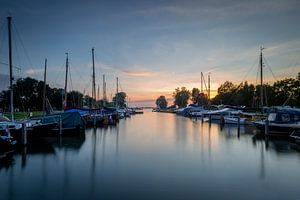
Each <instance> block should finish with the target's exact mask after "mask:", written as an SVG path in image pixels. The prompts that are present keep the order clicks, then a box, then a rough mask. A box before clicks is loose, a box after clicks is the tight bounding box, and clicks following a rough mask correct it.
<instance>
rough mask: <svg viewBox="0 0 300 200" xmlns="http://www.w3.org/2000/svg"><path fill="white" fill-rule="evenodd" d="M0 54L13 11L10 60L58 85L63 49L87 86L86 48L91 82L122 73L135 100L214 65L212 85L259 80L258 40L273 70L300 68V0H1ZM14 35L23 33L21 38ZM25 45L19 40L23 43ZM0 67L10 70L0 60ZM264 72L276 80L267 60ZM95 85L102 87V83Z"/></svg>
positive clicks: (111, 88) (196, 83) (76, 82)
mask: <svg viewBox="0 0 300 200" xmlns="http://www.w3.org/2000/svg"><path fill="white" fill-rule="evenodd" d="M0 7H1V11H0V17H1V18H0V31H1V32H0V34H1V35H0V37H1V41H0V61H1V62H7V36H6V32H5V31H6V30H7V29H6V16H7V15H8V14H11V16H12V17H13V22H14V26H15V28H16V30H15V32H14V36H15V38H14V39H15V41H16V42H15V44H16V45H15V47H14V48H15V49H14V63H15V64H16V65H18V66H20V67H21V68H22V71H21V72H17V71H15V74H20V76H23V77H24V76H32V77H34V78H38V79H42V76H43V75H42V73H43V63H44V58H46V57H47V58H48V64H49V65H48V67H49V71H48V80H49V83H50V85H52V86H55V87H63V83H64V80H63V79H64V62H65V52H69V55H70V62H71V79H72V86H71V85H70V86H69V88H71V89H74V90H79V91H81V92H83V90H85V92H86V94H87V93H89V94H91V92H90V90H91V83H90V82H91V81H90V80H91V73H92V70H91V48H92V47H94V48H95V54H96V76H97V84H101V83H102V74H103V73H104V74H106V77H107V84H108V89H107V90H108V94H110V93H114V92H115V78H116V76H119V78H120V82H121V87H122V90H124V91H126V92H127V93H128V95H129V96H130V98H131V100H132V101H137V100H143V101H142V103H145V102H146V101H147V100H151V99H155V98H156V97H157V96H159V95H160V94H161V95H166V96H167V97H171V94H172V91H174V89H175V88H176V87H181V86H186V87H188V88H189V89H192V88H193V87H200V73H201V72H204V73H205V75H206V76H207V74H208V72H211V76H212V84H213V89H217V87H218V86H219V85H220V84H222V83H223V82H225V81H226V80H230V81H232V82H236V83H237V82H240V81H246V80H248V81H250V82H254V83H255V82H256V74H257V65H258V55H259V48H260V46H261V45H263V46H264V47H265V48H266V49H265V51H264V55H265V58H266V59H267V61H268V64H269V65H270V67H271V68H272V71H273V72H274V74H275V78H276V79H281V78H285V77H293V76H295V75H296V74H297V72H299V71H300V67H299V63H300V58H299V57H300V26H299V21H300V12H299V10H300V1H298V0H272V1H271V0H270V1H263V0H262V1H259V0H254V1H235V0H229V1H200V0H199V1H191V0H185V1H178V0H177V1H175V0H174V1H170V0H154V1H131V0H129V1H93V0H90V1H79V0H73V1H63V0H62V1H43V0H40V1H28V0H27V1H26V0H14V1H11V0H0ZM20 38H21V39H20ZM23 46H24V48H23ZM0 66H1V67H0V70H1V71H0V73H1V74H3V73H4V74H5V73H8V70H6V69H7V66H5V65H3V64H2V65H0ZM265 74H266V77H265V79H266V81H269V82H271V81H274V80H275V79H274V77H273V76H272V75H271V72H270V70H269V68H268V67H266V68H265ZM100 88H101V89H102V87H100Z"/></svg>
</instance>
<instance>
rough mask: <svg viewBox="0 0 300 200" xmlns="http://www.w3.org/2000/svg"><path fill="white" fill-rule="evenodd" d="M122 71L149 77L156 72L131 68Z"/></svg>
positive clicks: (126, 73)
mask: <svg viewBox="0 0 300 200" xmlns="http://www.w3.org/2000/svg"><path fill="white" fill-rule="evenodd" d="M122 72H123V73H124V74H125V75H128V76H137V77H149V76H154V75H155V74H156V73H155V72H151V71H148V70H131V69H124V70H122Z"/></svg>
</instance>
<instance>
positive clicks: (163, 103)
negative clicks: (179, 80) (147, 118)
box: [155, 96, 168, 109]
mask: <svg viewBox="0 0 300 200" xmlns="http://www.w3.org/2000/svg"><path fill="white" fill-rule="evenodd" d="M155 103H156V106H157V107H159V108H160V109H166V108H167V107H168V102H167V100H166V97H165V96H160V97H158V98H157V99H156V102H155Z"/></svg>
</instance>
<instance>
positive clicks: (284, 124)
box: [254, 48, 300, 136]
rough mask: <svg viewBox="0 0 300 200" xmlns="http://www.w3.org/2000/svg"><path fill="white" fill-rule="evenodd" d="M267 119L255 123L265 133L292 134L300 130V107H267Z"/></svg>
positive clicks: (261, 76)
mask: <svg viewBox="0 0 300 200" xmlns="http://www.w3.org/2000/svg"><path fill="white" fill-rule="evenodd" d="M263 49H264V48H261V51H260V70H261V73H260V79H261V83H260V84H261V88H260V89H261V92H260V93H261V94H260V95H261V97H260V104H261V110H262V113H263V112H264V105H263V104H264V101H263V96H264V94H263V56H262V51H263ZM267 113H268V114H267V119H265V120H259V121H255V122H254V125H255V126H256V127H257V128H258V129H259V130H260V131H261V132H262V133H265V134H271V135H285V136H290V135H291V134H292V132H294V131H298V130H300V109H297V108H290V107H286V106H277V107H271V108H268V109H267ZM266 130H267V132H265V131H266Z"/></svg>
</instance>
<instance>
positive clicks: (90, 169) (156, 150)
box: [0, 111, 300, 200]
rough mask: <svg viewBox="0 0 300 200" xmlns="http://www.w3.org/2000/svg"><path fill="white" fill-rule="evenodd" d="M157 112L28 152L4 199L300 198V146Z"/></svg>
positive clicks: (6, 182)
mask: <svg viewBox="0 0 300 200" xmlns="http://www.w3.org/2000/svg"><path fill="white" fill-rule="evenodd" d="M252 132H253V130H252V128H251V127H246V128H241V130H240V134H239V136H238V130H237V127H235V126H225V127H223V128H222V129H221V127H220V126H219V125H218V124H211V126H209V124H208V123H207V122H204V123H203V124H202V123H201V121H195V120H191V119H188V118H183V117H179V116H176V115H173V114H164V113H152V112H151V111H146V112H145V113H144V114H143V115H136V116H132V117H131V118H129V119H126V120H121V121H120V123H119V124H118V126H117V127H109V128H107V129H103V128H102V129H101V128H98V129H97V130H94V129H89V130H87V131H86V136H85V138H77V139H75V138H73V139H64V138H63V139H59V138H58V139H55V140H51V141H48V142H47V143H43V144H41V145H39V146H34V147H30V148H27V149H21V150H20V151H19V152H16V153H15V154H14V155H13V156H12V158H11V160H10V161H6V162H5V164H6V165H5V166H4V163H3V162H1V164H0V165H2V166H1V168H0V199H5V200H9V199H32V200H35V199H39V200H40V199H43V200H47V199H56V200H59V199H70V200H76V199H164V200H165V199H172V200H173V199H251V200H252V199H264V200H265V199H293V200H298V199H300V189H299V183H300V152H299V151H297V150H296V149H295V148H297V147H298V148H299V146H297V145H296V144H295V143H293V142H289V141H284V140H264V139H260V138H255V137H254V136H253V133H252Z"/></svg>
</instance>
